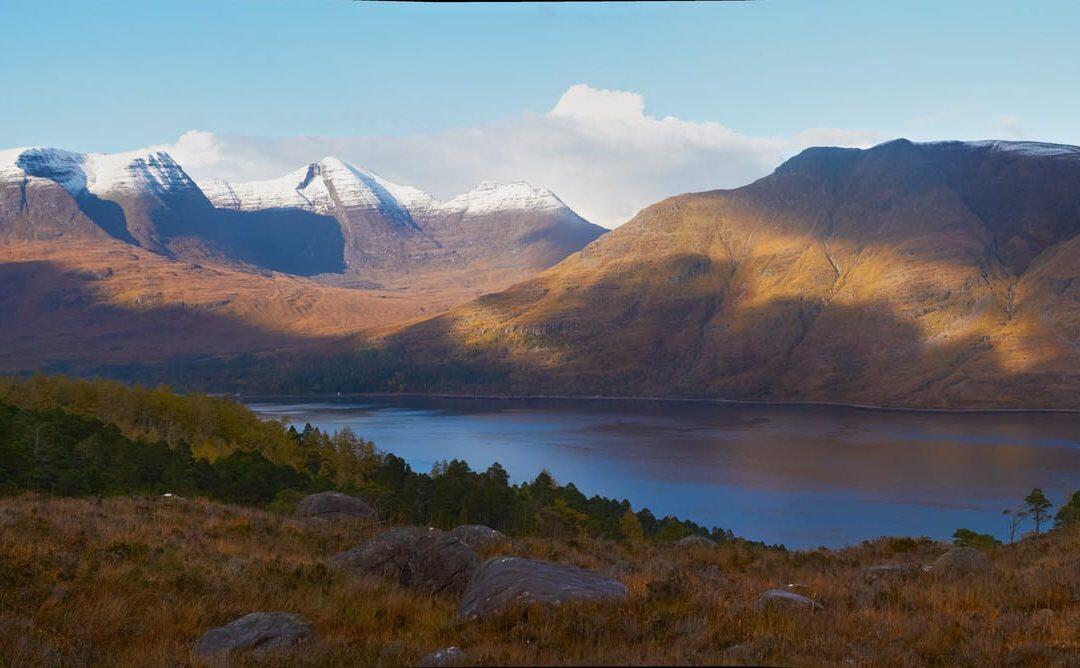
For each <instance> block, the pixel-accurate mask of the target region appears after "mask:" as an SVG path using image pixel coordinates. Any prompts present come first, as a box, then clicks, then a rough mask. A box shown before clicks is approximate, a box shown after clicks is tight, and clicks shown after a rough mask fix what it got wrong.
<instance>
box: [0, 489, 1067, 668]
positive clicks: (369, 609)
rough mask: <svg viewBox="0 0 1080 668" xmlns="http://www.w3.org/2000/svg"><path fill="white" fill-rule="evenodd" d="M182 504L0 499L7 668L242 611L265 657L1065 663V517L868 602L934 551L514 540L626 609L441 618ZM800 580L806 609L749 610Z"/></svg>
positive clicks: (99, 652)
mask: <svg viewBox="0 0 1080 668" xmlns="http://www.w3.org/2000/svg"><path fill="white" fill-rule="evenodd" d="M373 531H374V529H372V528H370V527H366V526H364V525H362V524H350V523H347V522H346V523H337V524H326V523H323V524H313V525H309V524H304V523H301V522H299V521H297V520H295V519H292V518H290V517H285V516H281V515H276V514H272V513H268V512H264V511H259V510H253V509H249V508H243V507H237V506H229V505H222V504H217V503H211V502H207V501H202V500H198V499H187V500H181V499H173V500H168V499H142V498H126V497H122V498H107V499H56V498H47V497H42V496H36V495H24V496H22V497H17V498H11V499H4V500H2V501H0V657H3V661H4V662H5V663H8V664H11V665H100V666H114V665H185V664H190V663H192V662H194V657H193V655H192V648H193V645H194V643H195V642H196V641H197V640H198V638H199V637H200V635H201V634H202V633H204V632H205V631H206V630H208V629H209V628H212V627H215V626H218V625H221V624H224V623H226V622H229V621H231V620H232V619H235V618H237V617H239V616H241V615H244V614H247V613H249V612H252V611H260V610H285V611H290V612H294V613H298V614H301V615H303V616H305V617H307V618H308V619H309V620H311V622H312V624H313V627H314V631H315V633H316V636H317V640H316V641H315V642H314V644H311V645H308V646H306V647H305V648H304V649H303V650H302V651H301V652H299V653H296V654H291V655H289V654H286V655H282V656H276V657H270V658H265V657H264V658H263V659H257V658H255V657H242V658H241V660H240V661H239V665H246V664H248V663H251V664H255V663H258V662H259V661H262V662H263V663H270V664H272V665H284V664H308V665H311V664H318V665H414V664H415V662H416V661H417V660H418V659H419V658H420V657H422V656H424V655H426V654H427V653H429V652H432V651H434V650H436V649H439V648H443V647H447V646H450V645H456V646H459V647H461V648H463V649H464V651H465V655H466V657H467V660H468V662H469V663H477V664H502V665H506V664H666V663H683V664H717V663H728V664H770V665H835V664H842V663H845V664H849V665H866V666H896V665H920V666H925V665H937V666H953V665H970V666H976V665H980V666H983V665H1006V664H1007V665H1032V666H1034V665H1062V666H1067V665H1078V663H1080V641H1078V639H1077V636H1076V629H1077V628H1080V526H1076V525H1073V526H1072V527H1066V528H1063V529H1061V530H1055V531H1053V532H1051V533H1049V534H1044V535H1042V536H1038V537H1032V538H1027V539H1025V540H1023V541H1021V542H1019V543H1016V544H1013V545H1007V546H1004V547H1001V548H997V549H995V550H994V551H992V552H991V553H990V558H991V559H992V562H993V571H992V574H991V575H988V576H969V577H961V578H957V579H951V578H943V577H937V576H934V575H933V574H926V573H920V574H918V575H915V576H913V577H912V578H910V579H908V580H905V581H903V582H901V583H899V584H898V585H896V586H895V587H892V588H886V589H884V590H882V591H880V592H878V593H877V594H876V595H875V596H873V597H871V598H866V597H865V595H864V594H862V593H860V591H861V590H860V588H859V582H860V580H861V578H862V577H863V573H864V569H865V568H866V567H869V566H874V565H880V564H885V563H891V564H896V563H900V564H913V565H923V564H927V563H930V562H932V561H933V559H934V558H935V557H937V556H938V555H939V554H941V553H942V552H944V551H945V549H946V547H945V546H942V545H940V544H936V543H933V542H931V541H928V540H925V539H909V538H893V539H887V538H886V539H880V540H876V541H871V542H867V543H864V544H862V545H859V546H854V547H850V548H846V549H843V550H838V551H829V550H825V549H820V550H814V551H806V552H784V551H779V550H771V549H765V548H759V547H754V546H749V545H746V544H741V543H729V544H720V545H719V546H716V547H693V548H677V547H675V546H672V545H670V544H668V545H653V546H638V547H634V546H633V545H627V544H622V543H619V544H616V543H610V542H603V541H596V540H593V539H588V538H584V537H582V538H570V539H567V540H555V541H553V540H550V539H542V540H541V539H522V540H518V541H516V546H514V547H512V548H511V551H512V552H513V553H514V554H518V555H522V556H531V557H537V558H541V559H547V560H552V561H557V562H561V563H568V564H576V565H579V566H583V567H586V568H591V569H596V570H600V571H607V570H608V569H609V568H610V567H611V566H613V565H614V564H615V563H616V562H618V561H620V560H622V561H625V562H626V563H625V564H623V565H622V567H621V575H619V576H618V577H619V578H620V579H621V580H622V581H623V582H624V583H625V584H626V585H627V586H628V587H629V590H630V597H629V599H628V600H626V601H625V602H618V603H608V604H590V605H564V606H559V607H558V608H553V609H540V608H538V609H532V610H529V611H526V612H524V613H522V614H513V613H512V614H509V615H505V616H502V617H497V618H494V619H490V620H486V621H482V622H458V621H456V620H455V605H456V601H455V600H454V599H452V598H449V597H440V596H434V597H432V596H424V595H419V594H415V593H411V592H409V591H407V590H403V589H401V588H399V587H397V586H396V585H392V584H389V583H387V582H384V581H380V580H373V579H365V578H362V577H356V576H350V575H348V574H345V573H342V572H339V571H336V570H333V569H331V568H329V567H328V565H327V564H328V559H329V557H330V556H331V555H333V554H335V553H336V552H338V551H340V550H343V549H347V548H349V547H352V546H353V545H355V544H356V543H358V542H359V541H361V540H363V539H364V538H366V537H368V536H370V535H372V532H373ZM789 583H798V584H799V585H802V587H800V588H799V591H802V592H804V593H809V594H810V595H812V596H813V597H814V598H815V599H816V600H817V601H819V602H820V603H821V604H822V605H823V606H824V610H823V611H819V612H815V613H812V614H811V613H810V612H809V611H808V610H798V611H783V610H771V609H765V610H758V609H756V608H755V607H754V602H755V600H756V599H757V597H758V595H759V594H760V593H762V592H763V591H765V590H768V589H772V588H776V587H784V586H786V585H788V584H789Z"/></svg>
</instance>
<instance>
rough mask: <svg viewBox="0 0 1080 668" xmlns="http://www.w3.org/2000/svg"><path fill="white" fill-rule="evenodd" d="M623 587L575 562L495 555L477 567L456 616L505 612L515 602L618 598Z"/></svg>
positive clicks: (472, 616)
mask: <svg viewBox="0 0 1080 668" xmlns="http://www.w3.org/2000/svg"><path fill="white" fill-rule="evenodd" d="M626 596H627V589H626V587H625V586H624V585H623V584H622V583H620V582H616V581H615V580H612V579H610V578H607V577H604V576H603V575H600V574H599V573H594V572H592V571H587V570H585V569H583V568H577V567H574V566H562V565H559V564H552V563H548V562H546V561H536V560H533V559H521V558H518V557H495V558H493V559H488V560H487V561H485V562H484V563H483V564H482V565H481V566H480V568H478V569H476V572H475V573H474V574H473V577H472V580H470V581H469V586H468V587H467V588H466V589H465V593H464V594H463V595H462V597H461V603H460V604H459V605H458V617H460V618H465V619H470V618H475V617H484V616H487V615H491V614H498V613H500V612H504V611H506V610H509V609H511V608H513V607H515V606H518V605H529V604H532V603H541V604H554V605H558V604H561V603H569V602H571V601H601V600H620V599H625V598H626Z"/></svg>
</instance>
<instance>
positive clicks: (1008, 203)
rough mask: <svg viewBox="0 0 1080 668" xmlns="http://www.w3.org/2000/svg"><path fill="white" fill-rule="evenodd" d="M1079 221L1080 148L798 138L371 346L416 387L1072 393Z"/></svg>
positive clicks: (1078, 343)
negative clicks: (727, 181)
mask: <svg viewBox="0 0 1080 668" xmlns="http://www.w3.org/2000/svg"><path fill="white" fill-rule="evenodd" d="M1078 232H1080V149H1078V148H1074V147H1063V146H1053V145H1043V144H1027V143H1001V142H978V143H960V142H948V143H935V144H913V143H911V142H908V141H906V140H897V141H894V142H889V143H887V144H882V145H880V146H877V147H874V148H872V149H869V150H865V151H860V150H857V149H827V148H818V149H809V150H807V151H804V152H803V153H802V154H800V155H799V156H797V157H795V158H793V159H791V160H789V161H788V162H787V163H785V164H784V165H782V166H781V167H780V168H778V169H777V170H776V172H774V173H773V174H772V175H770V176H768V177H765V178H763V179H761V180H759V181H757V182H755V183H753V184H750V185H748V186H745V187H743V188H739V189H735V190H730V191H713V192H706V193H698V194H689V195H682V196H679V197H673V198H671V199H668V200H665V201H663V202H660V203H658V204H656V205H654V206H652V207H649V208H648V209H646V210H644V211H642V212H641V213H640V214H639V215H638V216H636V217H635V218H634V219H633V220H631V221H630V222H628V223H627V224H626V225H624V226H623V227H621V228H619V229H617V230H615V231H613V232H611V233H609V234H607V235H605V236H604V237H603V238H601V239H599V240H598V241H596V242H594V243H592V244H590V245H589V246H587V247H586V248H585V249H584V250H582V251H581V252H580V253H577V254H575V255H573V256H571V257H569V258H568V259H567V260H565V261H564V262H562V263H560V264H559V265H557V266H555V267H554V268H552V269H551V270H549V271H547V272H545V273H543V274H541V275H540V276H538V277H536V278H534V279H532V280H528V281H526V282H523V283H521V284H518V285H515V286H514V287H512V288H510V289H508V290H506V291H504V292H501V293H498V294H495V295H489V296H486V297H484V298H481V299H479V300H477V301H475V302H472V303H470V304H467V305H464V306H462V307H459V308H456V309H454V310H452V311H451V312H449V313H447V314H445V315H443V316H439V317H437V318H434V319H432V320H428V321H425V322H423V323H420V324H418V325H415V326H412V327H409V328H406V329H404V330H402V331H400V332H398V333H397V334H395V335H394V336H392V337H390V338H388V339H387V340H385V341H383V342H382V343H381V344H379V345H380V346H381V347H382V348H383V349H384V350H385V351H390V352H392V355H391V356H392V357H394V358H396V359H398V360H399V361H400V362H401V363H403V364H405V365H407V368H408V369H409V370H408V372H406V373H404V374H402V376H403V377H404V382H403V386H404V387H405V388H407V389H409V390H417V391H435V390H437V391H447V390H449V391H454V390H478V389H482V390H487V391H498V392H513V393H523V394H540V393H552V394H567V393H581V394H607V395H678V396H704V397H725V398H745V399H768V400H814V401H843V402H856V403H881V404H894V405H914V406H952V407H956V406H1060V407H1073V408H1077V407H1080V400H1078V397H1080V282H1078V281H1077V280H1076V278H1077V276H1078V275H1080V238H1078V236H1077V233H1078ZM470 369H471V370H473V372H470V371H469V370H470ZM451 370H452V371H451ZM444 371H448V372H446V373H444ZM357 373H358V376H357V378H359V379H360V381H359V382H361V383H365V382H367V381H366V380H365V379H367V378H376V377H377V375H378V374H377V371H376V370H372V369H370V368H367V369H365V368H358V369H357ZM374 382H375V383H376V384H377V383H378V382H379V381H378V380H375V381H374Z"/></svg>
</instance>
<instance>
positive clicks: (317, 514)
mask: <svg viewBox="0 0 1080 668" xmlns="http://www.w3.org/2000/svg"><path fill="white" fill-rule="evenodd" d="M296 516H297V517H301V518H305V519H315V520H341V519H363V520H369V521H371V522H377V521H378V520H379V514H378V513H377V512H375V509H374V508H372V507H371V506H370V505H368V503H367V502H366V501H363V500H362V499H358V498H356V497H355V496H349V495H348V494H342V493H341V492H319V493H318V494H312V495H310V496H305V497H304V498H303V499H300V503H298V504H297V505H296Z"/></svg>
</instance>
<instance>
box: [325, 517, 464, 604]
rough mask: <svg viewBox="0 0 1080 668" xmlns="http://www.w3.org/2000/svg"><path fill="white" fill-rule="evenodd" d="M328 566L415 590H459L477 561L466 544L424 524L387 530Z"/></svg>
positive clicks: (452, 591) (454, 591)
mask: <svg viewBox="0 0 1080 668" xmlns="http://www.w3.org/2000/svg"><path fill="white" fill-rule="evenodd" d="M330 563H331V565H333V566H336V567H338V568H342V569H345V570H348V571H351V572H354V573H359V574H363V575H378V576H381V577H385V578H388V579H390V580H393V581H395V582H397V583H398V584H400V585H402V586H403V587H409V588H411V589H415V590H417V591H421V592H425V593H431V594H437V593H442V592H447V593H458V592H460V591H461V590H463V589H464V588H465V584H466V583H467V582H468V581H469V576H470V575H472V572H473V571H474V570H475V569H476V566H477V565H478V564H479V563H480V558H479V557H477V556H476V553H475V552H473V550H472V548H470V547H469V546H468V545H466V544H465V543H462V542H461V541H460V540H458V539H457V538H454V537H453V536H451V535H450V534H448V533H446V532H445V531H439V530H438V529H425V528H423V527H399V528H395V529H388V530H387V531H384V532H382V533H381V534H379V535H378V536H376V537H375V538H373V539H371V540H369V541H367V542H366V543H363V544H361V545H359V546H357V547H354V548H353V549H351V550H349V551H348V552H342V553H341V554H338V555H336V556H334V557H333V558H332V559H331V561H330Z"/></svg>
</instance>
